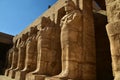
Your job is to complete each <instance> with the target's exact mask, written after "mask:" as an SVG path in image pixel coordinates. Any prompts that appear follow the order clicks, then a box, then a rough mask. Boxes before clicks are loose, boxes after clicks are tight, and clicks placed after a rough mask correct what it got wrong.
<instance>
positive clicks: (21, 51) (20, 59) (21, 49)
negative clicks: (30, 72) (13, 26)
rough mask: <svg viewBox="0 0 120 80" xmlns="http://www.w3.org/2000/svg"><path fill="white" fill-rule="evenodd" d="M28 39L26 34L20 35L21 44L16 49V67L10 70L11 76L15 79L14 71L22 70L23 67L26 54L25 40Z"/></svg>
mask: <svg viewBox="0 0 120 80" xmlns="http://www.w3.org/2000/svg"><path fill="white" fill-rule="evenodd" d="M27 38H28V33H26V34H22V37H21V42H20V44H19V47H18V62H17V67H16V68H15V69H13V70H12V72H11V76H12V78H15V74H16V71H19V70H22V69H23V68H24V65H25V54H26V40H27Z"/></svg>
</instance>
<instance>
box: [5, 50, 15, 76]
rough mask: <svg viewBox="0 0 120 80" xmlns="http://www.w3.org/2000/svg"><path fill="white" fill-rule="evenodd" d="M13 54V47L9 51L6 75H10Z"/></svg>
mask: <svg viewBox="0 0 120 80" xmlns="http://www.w3.org/2000/svg"><path fill="white" fill-rule="evenodd" d="M12 55H13V48H11V49H9V51H8V53H7V69H6V70H5V75H6V76H8V70H9V69H10V68H11V66H12Z"/></svg>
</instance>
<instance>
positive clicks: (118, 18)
mask: <svg viewBox="0 0 120 80" xmlns="http://www.w3.org/2000/svg"><path fill="white" fill-rule="evenodd" d="M106 9H107V17H108V24H107V25H106V29H107V33H108V37H109V40H110V48H111V57H112V70H113V76H114V80H120V51H119V50H120V0H106Z"/></svg>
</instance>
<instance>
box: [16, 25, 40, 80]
mask: <svg viewBox="0 0 120 80" xmlns="http://www.w3.org/2000/svg"><path fill="white" fill-rule="evenodd" d="M37 31H38V30H37V27H31V29H30V32H29V34H28V39H27V40H26V46H25V47H26V51H24V53H25V52H26V56H25V55H24V57H26V59H25V58H24V59H22V58H23V57H22V58H21V60H25V66H23V64H24V63H21V61H20V62H19V65H18V67H19V68H20V65H22V66H21V67H22V69H23V70H19V71H17V72H16V76H15V79H18V80H25V77H26V74H27V73H28V72H30V71H33V70H35V68H36V64H37V40H36V34H37ZM22 54H23V53H22ZM22 54H21V55H22ZM19 57H21V56H20V55H19ZM23 67H24V68H23Z"/></svg>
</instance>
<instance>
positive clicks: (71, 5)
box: [65, 0, 75, 12]
mask: <svg viewBox="0 0 120 80" xmlns="http://www.w3.org/2000/svg"><path fill="white" fill-rule="evenodd" d="M74 9H75V5H74V2H73V1H71V0H66V1H65V11H66V12H71V11H73V10H74Z"/></svg>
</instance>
